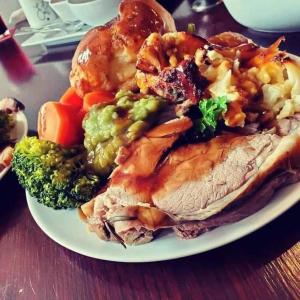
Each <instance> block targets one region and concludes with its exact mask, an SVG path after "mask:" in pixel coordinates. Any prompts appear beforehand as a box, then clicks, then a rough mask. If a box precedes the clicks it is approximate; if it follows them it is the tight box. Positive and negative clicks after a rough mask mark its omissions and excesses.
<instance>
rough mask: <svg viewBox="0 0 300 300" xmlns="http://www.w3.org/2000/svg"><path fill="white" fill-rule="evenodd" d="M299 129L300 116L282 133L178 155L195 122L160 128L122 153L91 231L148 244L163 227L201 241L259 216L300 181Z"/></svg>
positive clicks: (188, 148)
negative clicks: (275, 195)
mask: <svg viewBox="0 0 300 300" xmlns="http://www.w3.org/2000/svg"><path fill="white" fill-rule="evenodd" d="M299 124H300V119H298V118H297V117H294V118H290V119H289V120H288V123H284V124H283V122H282V121H280V122H278V124H277V133H278V134H277V133H276V130H275V129H273V130H269V131H264V132H258V133H255V134H251V135H238V134H233V133H227V134H225V133H223V134H222V135H221V136H218V137H215V138H213V139H212V140H210V141H209V142H206V143H200V144H192V145H185V146H180V147H179V148H176V149H173V150H171V151H170V147H172V145H173V144H174V142H175V141H176V139H177V138H178V137H179V136H180V134H181V133H182V132H184V131H185V130H187V129H188V128H190V126H191V122H190V120H189V119H188V118H181V119H177V120H175V121H172V122H168V123H166V124H163V125H161V126H158V127H156V128H154V129H153V130H151V131H150V132H148V133H147V134H146V135H145V136H144V137H142V138H140V139H139V140H137V141H135V142H134V143H132V144H131V145H130V146H128V147H126V148H123V150H121V151H120V153H119V156H118V157H117V163H118V164H119V166H118V167H117V168H116V169H115V171H114V172H113V173H112V176H111V181H110V185H109V187H108V189H107V190H106V192H104V193H102V194H100V195H99V196H97V197H96V198H95V200H94V204H93V209H92V211H91V210H88V209H87V211H89V212H88V213H87V214H86V215H88V217H89V218H88V222H89V224H90V226H91V229H92V230H93V231H95V232H96V233H98V235H99V236H100V237H101V238H103V239H110V240H114V239H116V238H118V237H120V238H121V239H122V240H123V241H124V242H127V243H144V242H148V241H149V240H150V239H151V238H152V237H153V232H155V231H156V230H158V229H160V228H165V227H176V229H175V230H176V232H177V233H178V234H179V235H180V236H182V237H185V238H188V237H195V236H197V235H199V234H200V233H201V232H203V231H206V230H209V229H211V228H214V227H217V226H220V225H222V224H226V223H229V222H234V221H237V220H240V219H241V218H243V217H246V216H248V215H249V214H252V213H253V212H255V211H257V210H258V209H260V208H261V207H263V206H264V205H265V204H266V203H267V201H268V200H269V199H270V197H271V196H272V194H273V193H274V191H275V190H276V189H278V188H280V187H282V186H284V185H287V184H290V183H292V182H295V181H298V180H299V179H300V171H299V170H300V126H299ZM280 128H281V129H280ZM284 128H285V131H284V130H283V129H284ZM168 149H169V151H170V152H166V151H167V150H168ZM116 217H117V221H116V222H113V223H111V220H116V219H115V218H116ZM120 217H121V219H122V218H123V219H122V220H120V219H118V218H120ZM107 222H109V225H110V226H111V228H112V229H113V230H110V231H107V230H108V229H109V228H110V227H108V228H107V226H106V225H107ZM184 223H186V224H184ZM114 233H116V236H115V235H114Z"/></svg>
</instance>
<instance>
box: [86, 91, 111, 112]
mask: <svg viewBox="0 0 300 300" xmlns="http://www.w3.org/2000/svg"><path fill="white" fill-rule="evenodd" d="M114 101H115V96H114V94H113V93H111V92H107V91H97V92H91V93H88V94H86V95H85V96H84V98H83V110H84V111H85V112H88V111H89V110H90V109H91V107H92V106H93V105H95V104H109V103H113V102H114Z"/></svg>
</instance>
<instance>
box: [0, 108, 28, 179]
mask: <svg viewBox="0 0 300 300" xmlns="http://www.w3.org/2000/svg"><path fill="white" fill-rule="evenodd" d="M13 130H14V133H13V136H14V137H15V136H16V137H17V141H19V140H20V139H21V138H22V137H24V136H26V135H27V133H28V122H27V119H26V116H25V114H24V112H23V111H18V112H17V114H16V126H15V128H14V129H13ZM10 168H11V165H9V166H8V167H6V168H5V169H3V170H2V171H1V172H0V180H1V179H2V178H3V177H4V175H5V174H6V173H7V172H8V171H9V169H10Z"/></svg>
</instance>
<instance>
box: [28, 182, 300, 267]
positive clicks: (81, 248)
mask: <svg viewBox="0 0 300 300" xmlns="http://www.w3.org/2000/svg"><path fill="white" fill-rule="evenodd" d="M26 196H27V203H28V206H29V209H30V212H31V214H32V216H33V218H34V220H35V221H36V223H37V224H38V225H39V227H40V228H41V229H42V230H43V231H44V232H45V233H46V234H47V235H48V236H49V237H50V238H51V239H53V240H54V241H55V242H57V243H58V244H60V245H62V246H64V247H66V248H68V249H70V250H73V251H75V252H77V253H80V254H83V255H86V256H89V257H94V258H98V259H104V260H110V261H118V262H152V261H161V260H169V259H174V258H179V257H185V256H190V255H193V254H198V253H202V252H205V251H208V250H212V249H215V248H218V247H220V246H223V245H226V244H228V243H230V242H232V241H235V240H237V239H239V238H241V237H243V236H245V235H247V234H249V233H251V232H253V231H255V230H257V229H259V228H261V227H262V226H264V225H266V224H267V223H269V222H271V221H272V220H273V219H275V218H276V217H278V216H279V215H281V214H282V213H284V212H285V211H286V210H288V209H289V208H290V207H292V206H293V205H295V204H296V203H297V202H298V201H299V198H300V183H296V184H293V185H290V186H288V187H286V188H284V189H281V190H280V191H279V192H278V193H276V195H275V197H274V198H273V200H272V201H271V202H270V203H269V204H268V205H267V206H266V207H264V208H263V209H261V210H260V211H258V212H257V213H255V214H253V215H252V216H250V217H248V218H245V219H243V220H241V221H239V222H236V223H233V224H230V225H225V226H222V227H219V228H217V229H214V230H212V231H210V232H207V233H205V234H203V235H201V236H200V237H198V238H196V239H193V240H180V239H179V238H178V237H176V236H175V234H174V233H173V232H172V231H167V233H164V234H162V235H160V236H158V237H157V238H156V239H155V240H154V241H152V242H151V243H149V244H145V245H140V246H131V247H130V246H128V247H127V249H124V248H123V247H122V246H121V245H120V244H116V243H112V242H104V241H101V240H100V239H99V238H98V237H97V236H96V234H94V233H90V232H89V231H88V230H87V227H86V224H85V223H84V222H83V221H81V220H80V218H79V214H78V211H77V210H53V209H51V208H48V207H45V206H43V205H41V204H39V203H37V201H36V200H35V199H34V198H32V197H30V195H29V194H28V193H26Z"/></svg>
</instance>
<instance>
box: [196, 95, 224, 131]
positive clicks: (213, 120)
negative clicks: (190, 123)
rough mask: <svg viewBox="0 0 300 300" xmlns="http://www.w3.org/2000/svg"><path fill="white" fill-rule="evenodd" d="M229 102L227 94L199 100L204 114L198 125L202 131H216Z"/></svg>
mask: <svg viewBox="0 0 300 300" xmlns="http://www.w3.org/2000/svg"><path fill="white" fill-rule="evenodd" d="M227 103H228V99H227V97H226V96H222V97H217V98H211V99H203V100H201V101H200V102H199V109H200V112H201V114H202V116H201V117H200V119H199V120H197V126H198V130H199V131H200V132H201V133H204V132H209V133H213V132H215V130H216V128H217V125H218V120H220V118H221V117H222V115H223V114H224V113H225V112H226V111H227Z"/></svg>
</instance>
